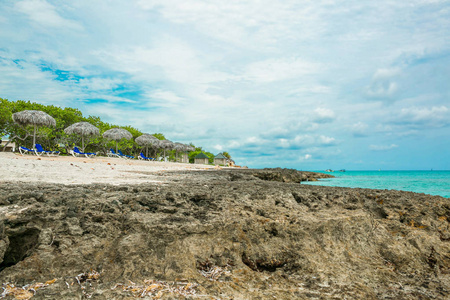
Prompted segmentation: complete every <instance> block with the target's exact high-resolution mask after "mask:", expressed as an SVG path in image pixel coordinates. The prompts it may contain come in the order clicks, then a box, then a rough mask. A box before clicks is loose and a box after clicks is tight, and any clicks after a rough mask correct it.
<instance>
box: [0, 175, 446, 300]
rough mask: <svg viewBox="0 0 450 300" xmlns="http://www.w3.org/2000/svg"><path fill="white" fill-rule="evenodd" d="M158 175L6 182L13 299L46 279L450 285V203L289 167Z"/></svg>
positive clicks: (311, 294)
mask: <svg viewBox="0 0 450 300" xmlns="http://www.w3.org/2000/svg"><path fill="white" fill-rule="evenodd" d="M155 176H157V177H158V179H159V182H157V183H148V184H139V185H115V186H113V185H106V184H91V185H61V184H45V183H39V184H37V183H17V182H15V183H8V182H1V183H0V282H2V283H3V288H4V291H3V293H5V291H6V287H7V285H6V284H7V283H10V285H9V288H10V289H11V290H12V289H13V288H11V284H14V287H16V288H17V287H22V286H25V285H27V284H32V283H42V286H41V288H40V289H37V288H35V290H37V291H36V294H35V295H34V292H32V291H29V292H30V295H31V296H33V299H84V298H87V297H91V299H133V298H134V297H136V296H138V294H139V293H141V294H140V295H143V294H142V293H144V292H145V291H147V292H148V294H146V295H147V297H149V298H148V299H151V296H152V295H153V296H154V297H160V298H161V299H174V298H175V299H178V298H182V297H187V298H188V299H189V298H192V299H194V298H205V296H208V297H209V298H210V299H272V298H276V299H344V298H345V299H361V298H366V299H444V298H445V297H447V296H448V295H449V293H450V203H449V202H448V199H445V198H442V197H439V196H430V195H425V194H416V193H411V192H401V191H387V190H369V189H350V188H336V187H321V186H310V185H302V184H300V182H301V181H306V180H314V179H316V178H318V177H319V176H330V175H326V174H322V175H318V173H311V172H298V171H293V170H283V169H270V170H269V169H267V170H251V169H248V170H228V169H223V170H205V171H178V172H160V173H158V174H155ZM53 279H56V280H55V281H53ZM163 287H164V288H163ZM153 292H154V294H151V293H153ZM5 295H6V294H5ZM12 295H13V294H12V292H11V293H10V296H8V297H9V298H7V299H14V296H12ZM22 299H26V298H22Z"/></svg>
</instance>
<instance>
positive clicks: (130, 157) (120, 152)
mask: <svg viewBox="0 0 450 300" xmlns="http://www.w3.org/2000/svg"><path fill="white" fill-rule="evenodd" d="M117 152H118V153H119V155H120V156H122V157H124V158H129V159H132V158H134V156H132V155H126V154H123V153H122V151H120V149H119V150H117Z"/></svg>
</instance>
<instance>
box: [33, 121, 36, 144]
mask: <svg viewBox="0 0 450 300" xmlns="http://www.w3.org/2000/svg"><path fill="white" fill-rule="evenodd" d="M35 145H36V125H34V133H33V148H35Z"/></svg>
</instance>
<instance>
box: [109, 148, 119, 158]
mask: <svg viewBox="0 0 450 300" xmlns="http://www.w3.org/2000/svg"><path fill="white" fill-rule="evenodd" d="M106 155H108V157H120V155H119V154H117V153H116V152H115V151H114V149H112V148H111V149H109V152H108V153H107V154H106Z"/></svg>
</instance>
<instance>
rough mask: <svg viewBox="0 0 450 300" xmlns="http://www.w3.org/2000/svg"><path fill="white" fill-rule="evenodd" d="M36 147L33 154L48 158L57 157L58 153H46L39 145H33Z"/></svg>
mask: <svg viewBox="0 0 450 300" xmlns="http://www.w3.org/2000/svg"><path fill="white" fill-rule="evenodd" d="M34 146H35V147H36V149H35V152H36V154H37V155H39V156H40V155H42V154H47V155H48V156H58V155H59V151H47V150H44V148H42V146H41V144H36V145H34Z"/></svg>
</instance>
